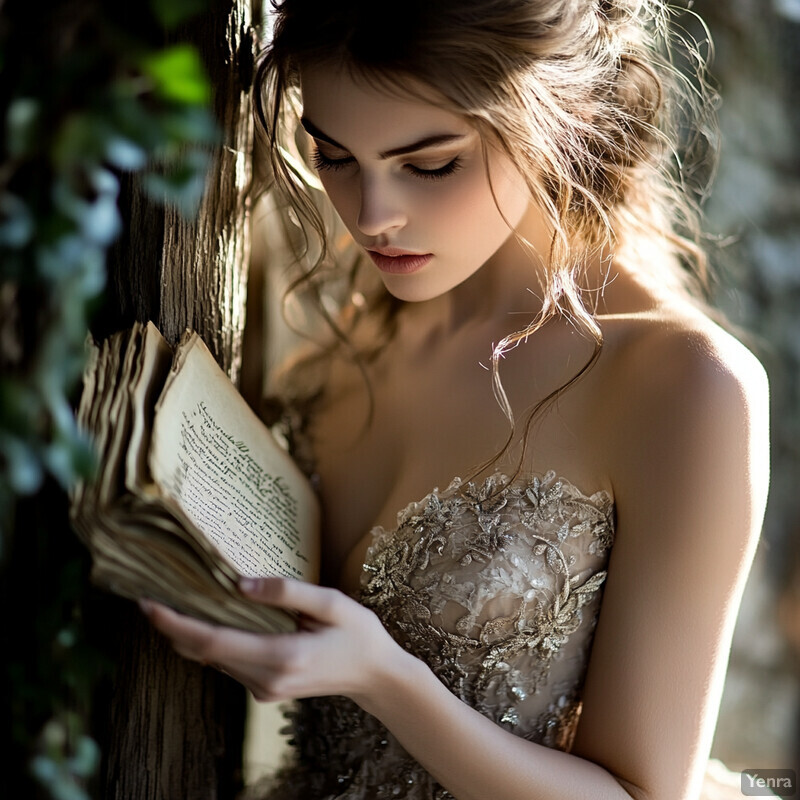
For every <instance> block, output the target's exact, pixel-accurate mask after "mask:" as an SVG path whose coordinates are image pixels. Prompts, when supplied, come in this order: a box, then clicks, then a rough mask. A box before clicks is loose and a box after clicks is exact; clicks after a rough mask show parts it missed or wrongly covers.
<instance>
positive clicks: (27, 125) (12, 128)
mask: <svg viewBox="0 0 800 800" xmlns="http://www.w3.org/2000/svg"><path fill="white" fill-rule="evenodd" d="M39 112H40V109H39V103H38V102H37V101H36V100H34V99H32V98H30V97H20V98H19V99H17V100H14V101H13V102H12V103H11V105H10V106H9V108H8V115H7V117H6V126H7V128H6V129H7V132H8V133H7V135H8V152H9V155H11V156H12V158H19V157H20V156H23V155H25V153H30V152H32V151H33V150H35V146H36V139H37V134H38V132H39V131H38V126H39Z"/></svg>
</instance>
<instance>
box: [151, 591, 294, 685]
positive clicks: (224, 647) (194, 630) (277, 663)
mask: <svg viewBox="0 0 800 800" xmlns="http://www.w3.org/2000/svg"><path fill="white" fill-rule="evenodd" d="M140 606H141V607H142V611H143V612H144V613H145V614H146V616H147V617H148V619H149V620H150V622H151V623H152V624H153V625H154V626H155V628H156V629H158V630H159V631H161V633H163V634H164V635H165V636H166V637H167V638H168V639H170V641H171V642H172V645H173V647H174V648H175V649H176V650H177V651H178V652H179V653H180V654H181V655H182V656H184V657H185V658H189V659H192V660H193V661H199V662H201V663H204V664H219V665H221V666H222V667H224V669H225V670H227V671H228V672H231V671H232V669H233V670H235V669H237V668H242V667H245V666H247V665H253V666H260V667H262V668H266V669H276V670H280V671H282V670H283V669H285V665H286V664H292V663H294V662H296V660H297V659H298V657H299V655H300V650H301V643H300V642H298V634H256V633H250V632H249V631H240V630H236V629H234V628H224V627H219V626H216V625H211V624H209V623H207V622H203V621H201V620H198V619H195V618H194V617H188V616H186V615H185V614H179V613H178V612H177V611H174V610H173V609H171V608H168V607H167V606H164V605H161V604H160V603H154V602H152V601H143V602H140Z"/></svg>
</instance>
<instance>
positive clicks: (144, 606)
mask: <svg viewBox="0 0 800 800" xmlns="http://www.w3.org/2000/svg"><path fill="white" fill-rule="evenodd" d="M139 608H140V609H141V610H142V614H144V615H145V616H146V617H149V616H150V615H151V614H152V613H153V604H152V603H151V602H150V601H149V600H139Z"/></svg>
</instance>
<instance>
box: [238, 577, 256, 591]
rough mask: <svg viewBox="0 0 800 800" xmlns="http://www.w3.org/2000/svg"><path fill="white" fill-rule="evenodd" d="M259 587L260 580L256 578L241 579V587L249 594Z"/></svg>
mask: <svg viewBox="0 0 800 800" xmlns="http://www.w3.org/2000/svg"><path fill="white" fill-rule="evenodd" d="M257 588H258V581H257V580H256V579H255V578H242V579H241V580H240V581H239V589H240V590H241V591H242V592H244V593H245V594H248V593H249V592H254V591H255V590H256V589H257Z"/></svg>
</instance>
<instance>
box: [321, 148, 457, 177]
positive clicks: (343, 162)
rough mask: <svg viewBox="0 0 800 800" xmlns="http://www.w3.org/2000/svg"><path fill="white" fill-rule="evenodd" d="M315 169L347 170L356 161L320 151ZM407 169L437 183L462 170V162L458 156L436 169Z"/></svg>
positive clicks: (415, 174) (416, 175) (350, 157)
mask: <svg viewBox="0 0 800 800" xmlns="http://www.w3.org/2000/svg"><path fill="white" fill-rule="evenodd" d="M312 161H313V164H314V167H315V168H316V169H318V170H334V171H335V170H339V169H345V167H348V166H350V164H352V163H353V161H355V159H354V158H353V157H352V156H349V157H348V158H328V157H327V156H324V155H322V153H320V151H319V150H316V151H315V152H314V155H313V156H312ZM404 166H405V168H406V169H407V170H408V171H409V172H410V173H411V174H412V175H414V176H415V177H417V178H422V180H428V181H436V180H441V179H442V178H446V177H448V176H449V175H452V174H453V173H454V172H456V171H457V170H459V169H461V160H460V159H459V158H458V156H456V158H454V159H453V160H452V161H450V162H448V163H447V164H445V165H444V166H443V167H437V168H436V169H420V168H419V167H415V166H414V165H413V164H405V165H404Z"/></svg>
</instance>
